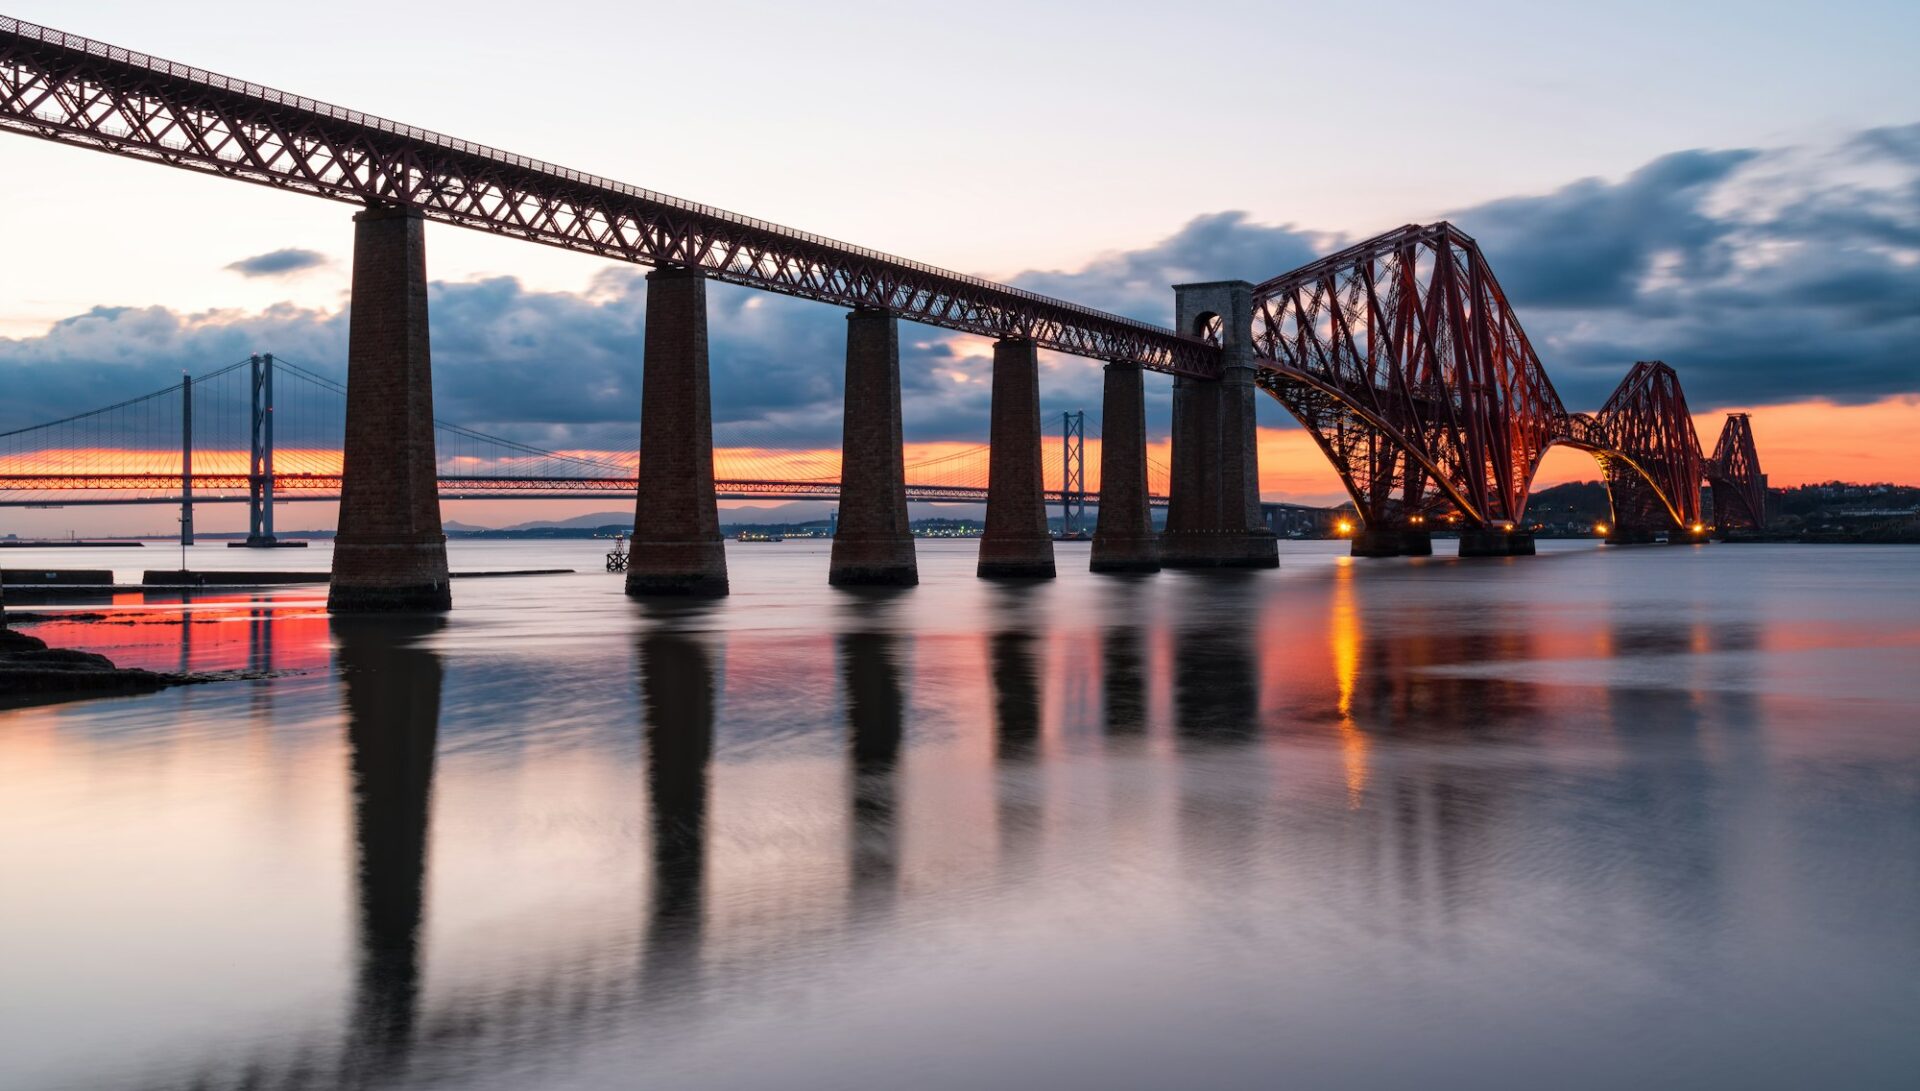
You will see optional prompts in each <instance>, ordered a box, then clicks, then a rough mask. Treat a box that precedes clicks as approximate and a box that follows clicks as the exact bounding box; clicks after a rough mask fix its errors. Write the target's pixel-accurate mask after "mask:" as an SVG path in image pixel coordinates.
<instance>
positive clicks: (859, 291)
mask: <svg viewBox="0 0 1920 1091" xmlns="http://www.w3.org/2000/svg"><path fill="white" fill-rule="evenodd" d="M0 129H4V130H10V131H12V132H17V133H23V134H26V135H29V136H36V137H40V138H43V139H46V140H52V141H57V142H59V143H63V144H72V145H77V146H80V147H87V148H93V149H96V150H99V151H104V152H109V153H112V154H115V155H123V156H128V157H131V158H135V159H145V160H149V161H152V162H156V163H164V164H167V165H169V166H175V167H181V168H185V169H188V170H196V171H203V172H206V173H209V174H218V175H222V176H225V177H228V178H236V179H239V180H241V181H247V182H255V183H259V184H262V185H268V186H274V187H276V188H279V189H287V190H293V191H296V192H302V193H310V194H314V195H316V196H320V197H328V198H332V199H334V200H340V201H350V202H353V203H356V204H368V205H392V206H405V207H408V208H414V209H418V210H419V211H420V212H421V213H422V214H424V215H425V216H426V217H428V218H429V219H433V220H438V221H441V222H444V223H452V224H459V225H461V226H464V227H471V228H476V229H478V230H482V231H490V232H493V233H495V234H500V235H509V236H513V237H516V238H523V239H528V240H530V241H533V242H540V243H545V244H547V245H550V246H559V247H564V248H566V249H569V250H579V251H583V252H586V253H591V254H599V255H602V256H604V257H610V258H616V259H619V260H622V261H631V262H636V263H638V264H641V265H649V266H675V267H686V268H699V269H703V270H705V271H706V272H707V273H708V275H710V276H712V277H713V278H714V279H716V280H723V281H727V282H729V283H734V284H744V285H748V286H750V287H754V288H761V289H764V290H766V291H770V292H779V293H781V294H784V295H792V296H799V297H801V298H803V299H814V300H819V301H822V302H826V303H833V304H837V305H840V306H844V307H872V308H881V309H885V310H888V311H892V312H893V313H895V314H898V315H900V316H901V317H902V318H907V319H910V320H912V321H915V322H921V323H925V324H927V325H931V326H939V327H943V328H946V329H952V330H960V331H963V332H966V333H973V334H979V335H982V336H986V337H995V338H999V337H1020V338H1026V339H1030V340H1032V341H1035V342H1037V343H1038V344H1039V345H1041V346H1042V347H1044V348H1049V349H1055V350H1058V351H1060V352H1066V353H1071V354H1073V355H1077V356H1087V357H1092V358H1096V359H1102V360H1131V361H1136V362H1138V363H1139V364H1140V365H1141V366H1143V367H1146V368H1148V369H1150V370H1153V371H1160V372H1166V373H1169V374H1175V375H1190V376H1195V377H1200V378H1210V377H1216V376H1218V375H1219V374H1220V372H1221V364H1220V351H1219V349H1218V348H1216V347H1214V346H1212V345H1208V344H1206V343H1205V342H1203V341H1200V340H1198V339H1196V338H1191V337H1182V336H1180V335H1178V334H1176V333H1174V332H1173V331H1171V330H1167V329H1162V328H1160V327H1157V326H1154V325H1152V324H1151V323H1146V322H1139V321H1136V320H1134V319H1130V318H1124V317H1121V316H1119V315H1113V314H1107V313H1105V312H1103V311H1098V310H1094V309H1092V308H1090V307H1082V306H1080V305H1078V304H1075V303H1069V302H1066V301H1064V300H1059V299H1052V298H1049V297H1047V296H1042V295H1039V294H1036V293H1033V292H1028V291H1023V290H1021V289H1019V288H1014V287H1010V286H1008V285H1004V284H996V283H994V282H992V281H988V280H983V279H981V278H979V277H972V276H967V275H964V274H961V273H955V272H950V271H948V270H945V269H939V268H935V267H934V266H931V265H925V264H922V263H920V262H916V261H909V260H908V259H906V258H900V257H894V256H892V255H889V254H883V253H880V252H878V251H874V250H868V249H866V248H864V247H859V246H854V245H851V244H848V243H844V242H838V241H835V240H833V239H828V238H823V237H821V236H819V235H813V234H809V233H807V232H804V231H796V230H794V229H792V228H788V227H782V226H780V225H778V224H773V223H768V222H767V221H765V220H756V219H752V218H750V217H746V216H740V215H736V214H734V213H731V212H726V211H723V210H721V209H717V208H713V207H710V206H708V205H703V204H698V203H696V202H693V201H686V200H682V199H680V198H678V197H670V196H668V195H666V194H663V193H655V192H653V191H651V190H646V189H641V188H639V187H637V186H630V185H627V184H625V183H622V182H616V181H613V180H611V179H607V178H601V177H598V176H596V175H591V174H586V173H583V172H580V171H576V170H570V169H567V168H565V167H560V166H555V165H554V164H551V163H545V162H542V161H540V160H537V159H530V158H528V157H526V156H523V155H515V154H513V153H511V152H505V151H501V150H499V149H496V148H490V147H486V146H484V145H480V144H474V143H471V142H468V141H465V140H458V139H455V138H453V137H450V136H445V135H443V134H440V133H435V132H430V131H428V130H425V129H418V128H414V127H413V126H410V125H402V124H400V123H398V122H394V121H388V120H386V119H385V118H379V117H374V116H371V115H368V114H363V113H360V112H358V111H355V110H347V109H343V108H341V107H338V106H333V105H329V104H327V103H324V102H318V101H315V100H314V99H310V98H305V97H302V96H299V95H291V94H287V93H286V92H283V91H276V90H274V89H272V88H269V87H262V86H260V85H259V84H254V83H247V82H245V81H242V80H236V79H232V78H229V77H227V76H222V75H219V74H217V73H213V72H208V71H205V70H203V69H199V68H193V67H190V66H187V65H182V64H177V63H175V62H172V61H168V60H163V59H161V58H158V57H150V56H148V55H146V54H144V53H137V52H134V51H132V50H128V49H122V48H120V47H118V46H112V45H108V44H106V43H104V42H97V41H94V40H92V39H89V38H82V37H79V36H76V35H71V34H65V33H62V32H60V31H57V30H50V29H48V28H46V27H41V26H36V25H35V24H32V23H26V22H22V21H20V20H18V19H10V18H3V17H0Z"/></svg>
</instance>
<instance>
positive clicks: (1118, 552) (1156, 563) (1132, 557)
mask: <svg viewBox="0 0 1920 1091" xmlns="http://www.w3.org/2000/svg"><path fill="white" fill-rule="evenodd" d="M1087 570H1088V571H1089V572H1158V571H1160V539H1158V538H1118V537H1113V536H1108V537H1104V538H1103V537H1101V536H1100V535H1099V534H1098V533H1096V534H1095V535H1094V536H1093V556H1092V557H1091V558H1090V559H1089V560H1088V561H1087Z"/></svg>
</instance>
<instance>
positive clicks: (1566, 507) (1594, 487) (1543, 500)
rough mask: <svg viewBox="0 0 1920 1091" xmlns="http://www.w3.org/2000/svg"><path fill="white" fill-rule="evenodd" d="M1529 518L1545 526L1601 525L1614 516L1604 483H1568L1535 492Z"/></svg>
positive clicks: (1530, 503) (1528, 512)
mask: <svg viewBox="0 0 1920 1091" xmlns="http://www.w3.org/2000/svg"><path fill="white" fill-rule="evenodd" d="M1527 517H1528V518H1529V519H1534V520H1538V521H1539V522H1542V523H1571V524H1584V523H1598V522H1604V521H1605V520H1607V519H1610V518H1612V517H1613V508H1612V506H1611V505H1610V504H1609V503H1608V501H1607V486H1606V483H1605V482H1602V481H1569V482H1567V483H1566V484H1564V485H1551V486H1548V487H1547V488H1544V489H1541V490H1539V491H1538V492H1536V493H1534V494H1533V495H1532V497H1531V498H1530V499H1529V500H1528V501H1527Z"/></svg>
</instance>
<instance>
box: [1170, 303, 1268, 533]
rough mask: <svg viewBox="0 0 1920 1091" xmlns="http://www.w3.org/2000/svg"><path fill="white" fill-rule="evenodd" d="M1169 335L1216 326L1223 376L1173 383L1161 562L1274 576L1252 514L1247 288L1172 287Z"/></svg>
mask: <svg viewBox="0 0 1920 1091" xmlns="http://www.w3.org/2000/svg"><path fill="white" fill-rule="evenodd" d="M1174 311H1175V314H1176V316H1177V321H1178V323H1179V325H1178V328H1179V329H1182V330H1187V331H1191V332H1193V333H1196V334H1199V333H1204V332H1205V331H1206V329H1207V327H1208V326H1209V325H1210V320H1212V319H1215V318H1217V319H1219V337H1220V350H1221V354H1222V357H1223V359H1224V362H1225V365H1226V367H1225V374H1224V375H1223V376H1222V377H1221V378H1219V379H1191V378H1181V379H1176V380H1175V381H1174V384H1173V488H1172V493H1171V495H1170V496H1169V497H1168V505H1169V507H1168V511H1167V533H1166V534H1165V535H1163V536H1162V537H1161V539H1160V563H1161V564H1163V565H1165V566H1166V567H1168V568H1273V567H1275V566H1277V565H1278V564H1279V563H1280V555H1279V545H1278V543H1277V542H1276V541H1275V540H1274V537H1273V531H1271V530H1269V529H1268V528H1267V523H1266V519H1265V517H1264V515H1263V514H1262V512H1261V510H1260V447H1259V439H1260V436H1259V430H1258V428H1257V427H1256V424H1255V420H1254V400H1253V399H1254V395H1255V389H1254V385H1253V372H1254V367H1253V285H1251V284H1249V283H1247V282H1246V281H1244V280H1224V281H1214V282H1211V283H1206V284H1179V285H1175V286H1174Z"/></svg>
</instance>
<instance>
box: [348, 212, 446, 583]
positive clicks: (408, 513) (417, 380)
mask: <svg viewBox="0 0 1920 1091" xmlns="http://www.w3.org/2000/svg"><path fill="white" fill-rule="evenodd" d="M425 224H426V221H425V220H423V219H422V218H421V216H420V214H419V213H418V212H414V211H411V210H408V209H393V208H370V209H368V210H366V211H365V212H362V213H360V214H358V215H356V216H355V217H354V218H353V227H354V232H353V310H352V319H351V321H350V322H349V323H348V329H347V428H346V441H345V443H344V445H343V449H342V452H341V463H342V464H341V474H340V519H339V523H338V524H337V530H336V533H335V535H334V540H333V578H332V580H331V582H330V586H329V587H328V590H327V609H328V610H330V611H332V612H334V613H403V612H414V611H435V610H445V609H448V608H450V607H451V606H452V605H453V596H452V594H451V592H450V590H449V585H448V581H447V536H446V535H445V534H443V533H441V530H440V492H439V477H438V467H437V464H436V459H435V456H434V446H433V360H432V356H431V354H430V350H429V346H428V340H427V256H426V230H425Z"/></svg>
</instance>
